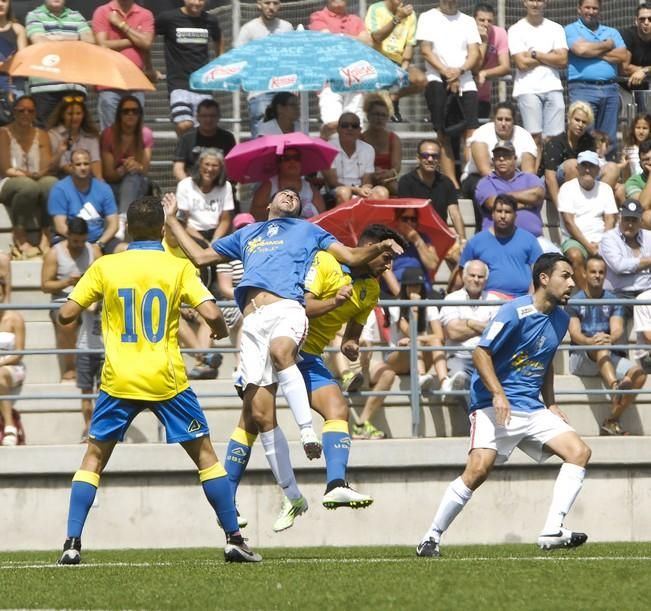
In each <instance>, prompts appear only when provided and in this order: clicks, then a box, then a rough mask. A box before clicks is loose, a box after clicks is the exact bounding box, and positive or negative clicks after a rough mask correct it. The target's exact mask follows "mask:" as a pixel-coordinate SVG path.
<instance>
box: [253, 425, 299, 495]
mask: <svg viewBox="0 0 651 611" xmlns="http://www.w3.org/2000/svg"><path fill="white" fill-rule="evenodd" d="M260 440H261V441H262V445H263V447H264V454H265V456H266V457H267V462H268V463H269V466H270V467H271V472H272V473H273V474H274V477H275V478H276V482H278V485H279V486H280V487H281V488H282V489H283V493H284V494H285V496H286V497H287V498H288V499H290V500H292V501H295V500H296V499H300V498H301V496H302V495H301V492H300V490H299V489H298V485H297V484H296V476H295V475H294V469H293V468H292V461H291V460H290V458H289V444H288V443H287V438H286V437H285V434H284V433H283V432H282V430H281V428H280V427H279V426H277V427H276V428H275V429H272V430H271V431H267V432H266V433H260Z"/></svg>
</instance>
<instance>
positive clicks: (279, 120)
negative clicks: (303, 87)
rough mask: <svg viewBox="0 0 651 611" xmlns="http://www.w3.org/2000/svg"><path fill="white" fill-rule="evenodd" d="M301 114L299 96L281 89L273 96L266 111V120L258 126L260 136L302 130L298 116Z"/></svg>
mask: <svg viewBox="0 0 651 611" xmlns="http://www.w3.org/2000/svg"><path fill="white" fill-rule="evenodd" d="M300 114H301V110H300V104H299V99H298V96H297V95H296V94H294V93H290V92H289V91H280V92H278V93H276V94H274V97H273V98H271V102H270V103H269V106H267V108H266V110H265V113H264V121H263V122H262V123H261V124H260V125H259V126H258V136H274V135H280V134H290V133H292V132H298V131H300V125H299V123H298V118H299V116H300Z"/></svg>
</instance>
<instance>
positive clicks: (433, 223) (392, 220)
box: [310, 198, 455, 261]
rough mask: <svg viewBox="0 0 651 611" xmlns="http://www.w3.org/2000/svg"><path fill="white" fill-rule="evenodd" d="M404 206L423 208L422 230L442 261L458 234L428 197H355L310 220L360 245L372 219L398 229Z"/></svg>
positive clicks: (341, 239)
mask: <svg viewBox="0 0 651 611" xmlns="http://www.w3.org/2000/svg"><path fill="white" fill-rule="evenodd" d="M400 208H403V209H404V208H418V209H419V214H418V230H419V231H420V232H421V233H424V234H425V235H426V236H428V237H429V239H430V241H431V243H432V246H433V247H434V248H435V250H436V254H438V256H439V261H442V260H443V257H444V256H445V254H446V253H447V252H448V250H449V249H450V247H451V246H452V245H453V244H454V242H455V237H454V234H453V233H452V232H451V231H450V230H449V229H448V226H447V225H446V224H445V222H443V220H442V219H441V217H440V216H439V215H438V214H437V213H436V212H435V210H434V208H433V207H432V205H431V203H430V200H428V199H416V198H400V199H351V200H350V201H348V202H345V203H343V204H339V205H338V206H337V207H336V208H333V209H332V210H327V211H326V212H322V213H321V214H319V215H318V216H314V217H312V218H311V219H310V222H311V223H316V224H317V225H319V226H320V227H323V229H325V230H326V231H329V232H330V233H331V234H332V235H334V236H335V237H336V238H337V239H338V240H339V241H340V242H342V243H343V244H345V245H346V246H357V240H358V238H359V236H360V234H361V233H362V231H363V230H364V228H365V227H366V226H367V225H370V224H371V223H382V224H383V225H387V226H389V227H391V228H393V229H397V226H398V224H397V221H396V214H395V211H396V210H397V209H400Z"/></svg>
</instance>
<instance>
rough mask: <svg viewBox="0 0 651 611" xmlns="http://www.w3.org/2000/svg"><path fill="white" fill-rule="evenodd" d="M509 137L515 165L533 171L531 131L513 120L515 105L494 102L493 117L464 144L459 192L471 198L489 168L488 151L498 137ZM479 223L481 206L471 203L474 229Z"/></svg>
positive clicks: (534, 146)
mask: <svg viewBox="0 0 651 611" xmlns="http://www.w3.org/2000/svg"><path fill="white" fill-rule="evenodd" d="M500 140H506V141H510V142H511V143H512V144H513V147H514V148H515V158H516V165H517V167H518V168H519V169H520V170H522V171H523V172H531V173H535V172H536V156H537V154H538V149H537V147H536V143H535V141H534V139H533V138H532V137H531V134H530V133H529V132H528V131H527V130H526V129H524V128H523V127H520V126H519V125H516V124H515V109H514V107H513V105H512V104H511V103H510V102H499V103H498V104H496V105H495V115H494V118H493V121H491V122H490V123H486V124H485V125H482V126H481V127H480V128H479V129H478V130H477V131H475V133H474V134H473V135H472V137H471V138H470V139H469V140H468V142H467V144H469V145H470V158H469V159H468V162H467V163H466V167H465V168H464V170H463V175H462V177H461V181H462V182H461V185H462V190H463V194H464V195H465V197H467V198H468V199H472V200H473V201H474V196H475V189H476V188H477V183H478V182H479V181H480V180H481V178H482V177H483V176H488V175H489V174H490V173H491V172H492V171H493V165H492V155H491V151H492V150H493V148H494V147H495V145H496V144H497V142H498V141H500ZM481 223H482V214H481V210H480V209H479V208H478V207H477V205H476V203H475V231H479V228H480V227H481Z"/></svg>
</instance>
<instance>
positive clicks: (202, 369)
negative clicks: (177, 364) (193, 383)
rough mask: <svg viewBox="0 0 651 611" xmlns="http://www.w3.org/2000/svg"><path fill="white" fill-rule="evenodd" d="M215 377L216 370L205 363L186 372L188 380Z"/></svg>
mask: <svg viewBox="0 0 651 611" xmlns="http://www.w3.org/2000/svg"><path fill="white" fill-rule="evenodd" d="M216 377H217V370H216V369H213V368H212V367H208V366H207V365H199V366H197V367H193V368H192V370H191V371H189V372H188V379H189V380H214V379H215V378H216Z"/></svg>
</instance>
